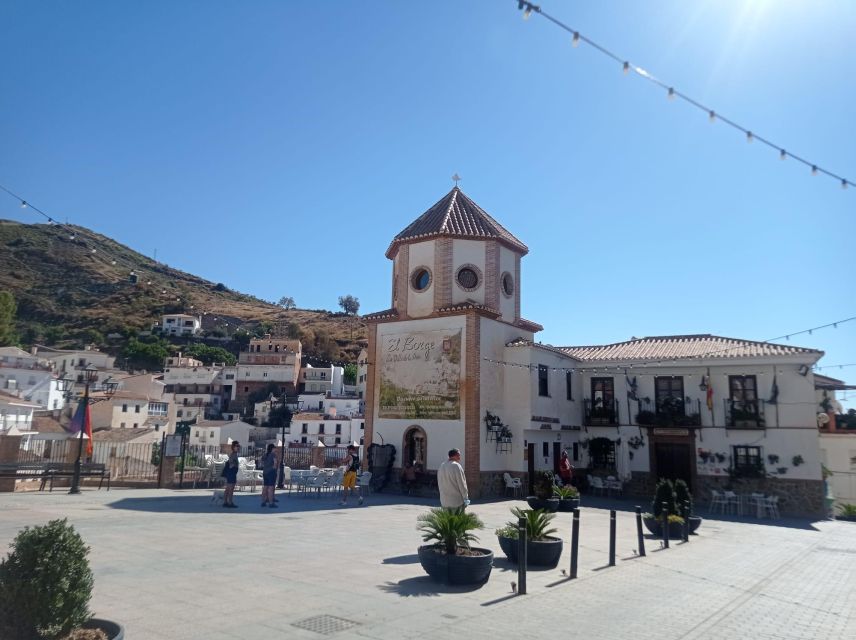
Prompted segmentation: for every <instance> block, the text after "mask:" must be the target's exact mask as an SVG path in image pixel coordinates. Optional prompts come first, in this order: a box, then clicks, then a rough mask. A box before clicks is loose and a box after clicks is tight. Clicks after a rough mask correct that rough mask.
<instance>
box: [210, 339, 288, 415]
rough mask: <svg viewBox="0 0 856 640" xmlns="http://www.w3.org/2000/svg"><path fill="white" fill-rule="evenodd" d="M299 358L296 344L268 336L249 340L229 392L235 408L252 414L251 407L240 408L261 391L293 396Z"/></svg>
mask: <svg viewBox="0 0 856 640" xmlns="http://www.w3.org/2000/svg"><path fill="white" fill-rule="evenodd" d="M301 358H302V346H301V344H300V341H299V340H291V339H284V338H274V337H272V336H271V335H269V334H268V335H265V336H264V337H263V338H253V339H251V340H250V344H249V347H248V349H247V351H242V352H241V353H240V354H238V365H237V367H236V368H235V372H234V375H235V380H234V387H233V391H232V393H233V395H232V399H233V400H234V403H235V408H237V409H242V408H243V409H248V410H249V411H252V407H244V406H243V405H244V404H245V403H246V401H247V397H248V396H249V395H250V394H253V393H255V392H257V391H259V390H263V389H264V390H270V391H272V390H274V389H275V390H276V392H277V394H278V395H281V394H286V395H289V396H293V395H295V394H296V393H297V381H298V378H299V376H300V361H301ZM228 382H230V383H231V381H228ZM225 384H226V382H224V385H225Z"/></svg>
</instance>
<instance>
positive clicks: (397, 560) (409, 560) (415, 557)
mask: <svg viewBox="0 0 856 640" xmlns="http://www.w3.org/2000/svg"><path fill="white" fill-rule="evenodd" d="M383 564H419V554H418V553H411V554H409V555H406V556H395V557H394V558H384V559H383Z"/></svg>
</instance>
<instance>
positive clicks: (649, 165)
mask: <svg viewBox="0 0 856 640" xmlns="http://www.w3.org/2000/svg"><path fill="white" fill-rule="evenodd" d="M543 6H544V9H545V10H546V11H549V12H551V13H553V14H554V15H556V16H557V17H559V18H560V19H562V20H563V21H565V22H566V23H568V24H570V25H571V26H572V27H574V28H576V29H578V30H579V31H580V32H582V33H583V34H584V35H586V36H588V37H590V38H592V39H594V40H596V41H599V42H601V43H602V44H604V45H606V46H608V47H610V48H611V49H613V50H615V51H616V52H617V53H618V54H619V55H620V56H622V57H625V58H627V59H629V60H630V61H631V62H633V63H635V64H638V65H639V66H642V67H644V68H646V69H648V70H649V71H651V72H652V73H654V74H655V75H657V76H658V77H660V78H662V79H664V80H666V81H667V82H668V83H670V84H672V85H674V86H675V87H676V88H678V89H679V90H681V91H683V92H685V93H687V94H689V95H691V96H694V97H696V98H697V99H699V100H701V101H703V102H705V103H710V105H712V106H713V107H714V108H715V109H716V110H717V111H719V112H720V113H722V114H724V115H726V116H728V117H730V118H732V119H733V120H736V121H737V122H740V123H743V124H745V125H746V126H748V127H749V128H751V129H753V130H754V131H756V132H757V133H758V134H759V135H763V136H766V137H768V138H770V139H771V140H773V141H775V142H777V143H779V144H781V145H782V146H784V147H786V148H787V149H788V150H790V151H793V152H794V153H797V154H800V155H802V156H804V157H806V158H808V159H810V160H812V161H815V162H817V163H818V164H819V165H822V166H824V167H827V168H828V169H830V170H832V171H834V172H837V173H839V174H842V175H845V176H847V177H848V178H850V179H851V180H856V124H854V122H856V119H854V117H853V114H854V105H856V83H854V71H853V61H854V60H856V38H854V37H853V34H854V33H856V4H854V3H853V2H851V1H849V0H841V1H838V2H821V3H816V2H808V1H805V2H794V1H786V0H775V1H774V0H766V1H765V0H755V1H752V0H740V1H738V0H732V1H730V2H729V1H724V2H723V1H713V0H705V1H698V2H685V1H668V2H667V1H662V2H657V3H638V2H608V3H603V2H573V3H570V2H559V1H558V0H545V2H544V3H543ZM0 71H2V90H0V183H3V184H5V185H7V186H8V187H10V188H12V189H13V190H16V191H18V192H20V193H21V194H23V195H24V196H25V197H26V198H27V199H28V200H31V201H32V202H34V203H36V204H37V205H38V206H40V207H42V208H43V209H45V210H46V211H48V212H50V213H52V214H53V215H55V216H57V217H59V218H65V217H67V218H68V220H69V221H70V222H74V223H77V224H82V225H85V226H87V227H90V228H92V229H94V230H96V231H99V232H101V233H104V234H107V235H109V236H112V237H114V238H116V239H118V240H120V241H122V242H124V243H126V244H128V245H130V246H131V247H133V248H135V249H137V250H139V251H141V252H143V253H146V254H148V255H152V253H153V251H154V250H155V249H157V255H158V258H159V259H161V260H163V261H165V262H167V263H169V264H170V265H173V266H176V267H179V268H182V269H185V270H187V271H191V272H194V273H197V274H199V275H201V276H204V277H206V278H208V279H210V280H213V281H222V282H224V283H226V284H228V285H229V286H230V287H232V288H235V289H238V290H241V291H245V292H248V293H253V294H255V295H258V296H260V297H262V298H266V299H270V300H275V299H278V298H279V297H280V296H282V295H291V296H293V297H294V298H295V300H296V301H297V303H298V306H300V307H304V308H331V309H332V308H335V307H336V301H337V298H338V296H339V295H343V294H348V293H350V294H353V295H355V296H357V297H358V298H359V299H360V301H361V303H362V306H361V311H363V312H369V311H373V310H379V309H382V308H386V307H387V306H388V305H389V298H390V292H389V284H390V270H391V265H390V263H389V261H387V259H386V258H385V257H384V255H383V253H384V250H385V249H386V247H387V245H388V243H389V241H390V239H391V238H392V237H393V236H394V235H395V234H396V233H397V232H398V231H400V230H401V229H402V228H404V227H405V226H406V225H407V224H408V223H409V222H411V221H412V220H413V219H414V218H415V217H416V216H418V215H419V214H420V213H422V212H423V211H424V210H425V209H427V208H428V207H429V206H430V205H431V204H433V203H434V202H435V201H436V200H438V199H439V198H440V197H441V196H442V195H443V194H444V193H446V192H447V191H448V190H449V188H450V187H451V186H452V183H451V181H450V176H451V175H452V174H453V173H454V172H458V173H459V174H460V175H461V176H462V177H463V182H462V184H461V186H462V188H463V189H464V191H465V192H466V193H467V194H468V195H470V196H471V197H472V198H473V199H475V200H476V201H477V202H478V203H479V204H481V205H482V206H483V207H484V208H485V209H486V210H487V211H488V212H490V213H491V214H492V215H493V216H494V217H496V218H497V219H498V220H499V221H500V222H502V223H503V224H504V225H505V226H506V227H507V228H508V229H509V230H511V231H512V232H513V233H514V234H515V235H517V236H518V237H519V238H520V239H521V240H523V241H524V242H525V243H526V244H527V245H528V246H529V247H530V254H529V255H528V256H527V257H526V258H525V259H524V262H523V276H522V291H523V312H524V315H525V316H526V317H528V318H530V319H532V320H535V321H537V322H540V323H542V324H543V325H544V326H545V327H546V329H545V331H544V332H543V333H542V334H539V337H540V338H541V339H542V340H543V341H544V342H550V343H553V344H591V343H601V342H611V341H619V340H624V339H627V338H630V337H631V336H634V335H635V336H643V335H661V334H672V333H703V332H709V333H716V334H723V335H727V336H735V337H743V338H750V339H765V338H771V337H773V336H778V335H781V334H784V333H788V332H791V331H797V330H799V329H803V328H807V327H810V326H815V325H819V324H823V323H825V322H827V321H832V320H836V319H839V318H844V317H847V316H850V315H856V296H854V293H856V286H854V280H853V277H854V271H856V269H854V260H853V247H854V237H856V235H854V231H855V230H856V222H854V220H856V189H853V188H851V189H849V190H846V191H844V190H842V189H841V188H840V187H839V185H838V184H836V183H835V182H834V181H833V180H831V179H828V178H825V177H822V176H817V177H812V176H810V174H809V172H808V170H807V169H806V168H805V167H803V166H800V165H798V164H797V163H795V162H794V161H792V160H788V161H785V162H781V161H779V160H778V158H777V156H776V154H775V152H774V151H772V150H770V149H767V148H765V147H763V146H762V145H760V144H758V143H757V142H756V143H753V144H747V143H746V142H745V140H744V139H743V138H742V137H741V135H740V134H739V133H737V132H735V131H733V130H731V129H728V128H727V127H725V126H724V125H723V124H722V123H716V124H710V123H708V121H707V118H706V117H705V116H704V114H701V113H699V112H697V111H695V110H694V109H692V108H690V107H689V106H687V105H686V104H683V103H681V102H680V101H673V102H670V101H668V100H666V98H665V96H664V92H663V91H661V90H659V89H656V88H655V87H653V86H652V85H650V84H649V83H647V82H645V81H644V80H642V79H641V78H639V77H635V76H634V75H633V74H631V75H630V76H624V75H623V74H622V73H621V71H620V69H619V68H618V65H616V64H615V63H614V62H611V61H609V60H607V59H605V58H604V57H602V56H601V55H599V54H597V53H596V52H595V51H594V50H592V49H591V48H590V47H588V46H586V45H581V46H580V47H579V48H576V49H574V48H572V47H571V43H570V38H569V37H568V36H567V34H565V33H564V32H562V31H560V30H559V29H557V28H556V27H554V26H552V25H550V24H549V23H548V22H547V21H546V20H544V19H542V18H540V17H538V16H533V17H532V19H530V20H529V21H527V22H524V21H523V20H522V19H521V14H520V13H519V12H518V11H517V8H516V2H514V1H513V0H484V1H480V2H475V1H473V2H451V1H441V0H435V1H432V2H418V3H417V2H391V1H383V0H377V1H374V2H356V1H353V2H299V3H298V2H253V3H235V2H207V1H206V2H135V3H134V2H121V3H116V2H86V3H73V2H51V3H35V2H24V1H10V0H6V1H5V2H3V3H2V4H0ZM0 217H5V218H13V219H17V220H24V221H27V222H35V221H36V220H37V218H36V217H35V216H34V215H33V213H32V212H30V211H26V210H21V209H19V208H18V207H17V206H16V203H15V202H14V201H12V200H11V199H9V198H6V197H5V196H4V197H2V198H0ZM792 342H794V343H796V344H801V345H805V346H811V347H817V348H821V349H824V350H826V351H827V354H828V355H827V357H826V358H825V359H824V361H825V362H824V363H825V364H839V363H856V322H854V323H850V324H849V325H844V326H842V327H841V328H839V329H837V330H826V331H822V332H816V333H815V334H814V335H812V336H801V337H799V338H798V339H794V340H793V341H792ZM825 373H829V374H830V375H833V376H836V377H843V378H845V379H847V380H849V381H850V382H851V383H856V367H850V368H848V369H843V370H840V371H839V370H832V371H825Z"/></svg>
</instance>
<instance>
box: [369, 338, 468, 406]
mask: <svg viewBox="0 0 856 640" xmlns="http://www.w3.org/2000/svg"><path fill="white" fill-rule="evenodd" d="M378 349H379V351H380V354H379V356H380V400H379V402H378V415H379V417H381V418H408V419H411V418H422V419H426V420H459V419H460V417H461V330H460V329H453V330H452V329H446V330H440V331H408V332H405V333H391V334H387V335H385V336H383V340H382V342H380V344H379V345H378Z"/></svg>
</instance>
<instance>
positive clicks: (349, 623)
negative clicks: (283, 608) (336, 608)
mask: <svg viewBox="0 0 856 640" xmlns="http://www.w3.org/2000/svg"><path fill="white" fill-rule="evenodd" d="M359 624H360V623H359V622H354V621H353V620H345V618H337V617H336V616H328V615H326V614H325V615H321V616H312V617H311V618H304V619H303V620H298V621H297V622H292V623H291V626H292V627H297V628H298V629H306V630H307V631H314V632H315V633H320V634H321V635H324V636H331V635H333V634H334V633H339V632H340V631H345V630H346V629H350V628H351V627H356V626H358V625H359Z"/></svg>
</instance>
